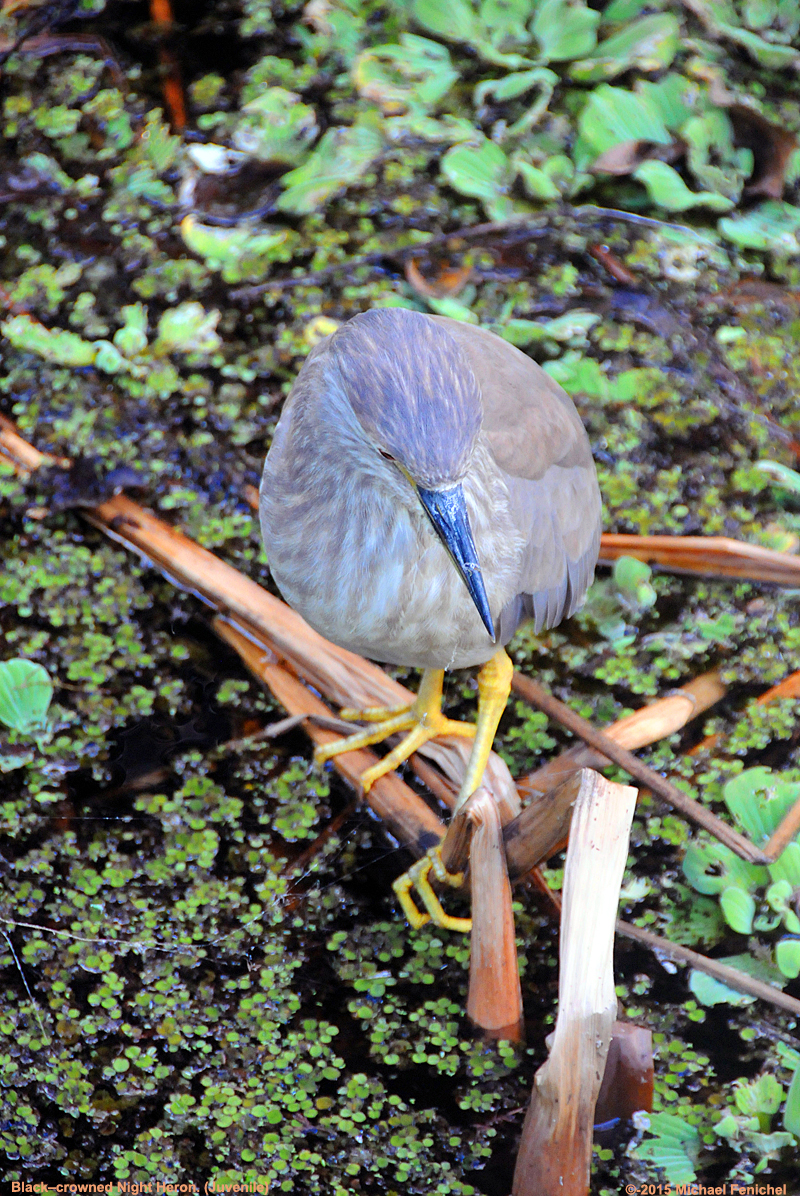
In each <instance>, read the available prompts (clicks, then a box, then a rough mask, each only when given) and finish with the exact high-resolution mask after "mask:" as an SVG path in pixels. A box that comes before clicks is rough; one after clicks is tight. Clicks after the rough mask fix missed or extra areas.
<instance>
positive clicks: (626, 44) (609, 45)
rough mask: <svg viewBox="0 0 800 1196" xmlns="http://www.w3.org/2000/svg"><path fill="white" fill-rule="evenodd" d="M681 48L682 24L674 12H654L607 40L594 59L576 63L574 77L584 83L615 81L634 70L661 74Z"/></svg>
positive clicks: (572, 74) (573, 69) (598, 48)
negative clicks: (659, 72)
mask: <svg viewBox="0 0 800 1196" xmlns="http://www.w3.org/2000/svg"><path fill="white" fill-rule="evenodd" d="M679 46H680V24H679V22H678V19H677V17H675V16H674V15H673V14H672V13H653V14H651V15H650V16H647V17H642V18H641V20H639V21H634V23H633V24H632V25H629V26H627V27H626V28H624V29H621V30H620V31H619V32H618V33H615V34H612V36H611V37H608V38H606V40H605V41H602V42H601V43H600V45H599V46H598V47H597V49H596V51H595V53H594V54H593V55H592V57H591V58H585V59H583V60H582V61H581V62H574V63H573V64H572V66H571V67H570V68H569V74H570V76H571V78H573V79H576V80H578V81H579V82H580V83H595V82H599V81H600V80H602V79H613V78H615V77H616V76H617V75H621V74H622V72H623V71H627V70H630V69H631V68H632V67H636V68H638V70H640V71H661V70H664V69H665V68H666V67H668V66H669V65H670V63H671V62H672V60H673V58H674V57H675V55H676V54H677V52H678V47H679Z"/></svg>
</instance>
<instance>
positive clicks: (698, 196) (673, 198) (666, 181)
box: [633, 159, 734, 212]
mask: <svg viewBox="0 0 800 1196" xmlns="http://www.w3.org/2000/svg"><path fill="white" fill-rule="evenodd" d="M633 177H634V178H635V179H638V180H639V182H640V183H644V185H645V187H646V188H647V191H648V194H649V195H650V198H651V200H652V201H653V203H654V204H656V205H657V206H658V207H659V208H665V209H666V210H667V211H668V212H685V211H687V210H688V209H689V208H700V207H702V208H712V209H713V211H715V212H727V211H728V210H729V209H730V208H732V207H733V204H734V201H733V200H732V199H730V198H729V197H728V196H727V195H720V194H719V192H717V191H690V190H689V188H688V187H687V186H686V184H685V183H684V181H683V179H682V178H681V176H680V175H679V174H678V172H677V170H673V168H672V167H671V166H669V165H667V163H666V162H659V161H657V160H656V159H652V160H650V161H648V162H642V164H641V166H638V167H637V168H636V170H635V171H634V172H633Z"/></svg>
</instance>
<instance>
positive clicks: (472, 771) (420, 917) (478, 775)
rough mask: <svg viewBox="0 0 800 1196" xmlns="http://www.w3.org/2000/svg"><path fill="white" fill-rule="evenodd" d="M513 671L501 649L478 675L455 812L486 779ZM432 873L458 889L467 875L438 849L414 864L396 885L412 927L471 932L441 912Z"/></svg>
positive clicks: (463, 923) (463, 920) (461, 921)
mask: <svg viewBox="0 0 800 1196" xmlns="http://www.w3.org/2000/svg"><path fill="white" fill-rule="evenodd" d="M513 672H514V666H513V665H512V663H511V661H510V660H509V658H508V656H507V654H506V652H505V649H503V648H501V649H500V651H499V652H497V653H495V655H494V656H493V657H492V658H491V660H489V661H487V662H486V664H485V665H484V666H483V668H482V669H481V671H480V673H479V674H478V722H477V726H476V729H475V741H474V743H473V745H472V751H471V753H470V757H469V763H468V764H467V771H466V775H465V777H464V780H463V783H462V785H461V790H460V792H459V795H458V798H457V799H456V804H455V809H454V811H453V812H454V813H455V811H456V810H458V809H460V807H461V806H463V804H464V802H465V801H466V800H467V798H468V797H471V796H472V794H473V793H474V792H475V790H476V789H477V788H478V787H479V786H480V783H481V781H482V780H483V773H484V769H485V768H486V761H487V760H488V759H489V752H490V751H491V750H492V744H493V743H494V737H495V733H496V731H497V725H498V723H499V722H500V719H501V717H502V714H503V711H504V710H505V708H506V702H507V701H508V695H509V693H510V692H511V676H512V674H513ZM431 872H433V874H434V876H435V877H436V879H437V880H438V881H439V882H440V883H443V884H449V885H451V886H452V887H453V888H458V886H459V885H460V884H461V883H462V882H463V880H464V874H463V873H461V872H459V873H457V874H455V875H453V874H452V873H449V872H448V871H447V870H446V868H445V866H444V864H443V863H442V857H441V852H440V849H439V847H434V848H432V849H431V851H429V852H428V854H427V855H426V856H425V857H424V858H423V859H421V860H418V861H417V863H416V864H414V865H412V867H411V868H409V870H408V872H406V873H404V874H403V875H402V876H400V877H398V879H397V880H396V881H395V882H394V885H393V888H394V891H395V893H397V896H398V899H399V901H400V904H401V906H402V907H403V912H404V913H405V915H406V918H407V919H408V921H409V922H410V924H411V925H412V926H413V927H414V928H415V929H416V930H418V929H419V927H420V926H424V925H425V923H426V922H428V921H433V922H434V923H435V924H436V925H437V926H441V927H443V928H444V929H445V930H461V931H468V930H470V928H471V926H472V920H471V919H470V918H451V917H450V915H449V914H447V913H445V911H444V910H443V909H442V905H441V902H440V901H439V898H438V897H437V896H436V893H435V892H434V891H433V888H432V886H431V882H430V880H429V879H428V877H429V874H430V873H431ZM412 889H416V891H417V894H418V895H419V898H420V900H421V901H422V904H423V905H424V906H425V909H426V910H427V913H422V912H421V910H419V909H418V908H417V906H416V904H415V902H414V899H413V897H412V895H411V891H412Z"/></svg>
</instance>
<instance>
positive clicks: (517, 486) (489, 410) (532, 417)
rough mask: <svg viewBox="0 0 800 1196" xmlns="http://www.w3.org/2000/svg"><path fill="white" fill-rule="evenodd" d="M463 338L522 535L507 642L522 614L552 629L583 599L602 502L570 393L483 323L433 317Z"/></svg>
mask: <svg viewBox="0 0 800 1196" xmlns="http://www.w3.org/2000/svg"><path fill="white" fill-rule="evenodd" d="M431 318H432V319H434V320H436V322H437V323H438V324H441V325H442V326H443V327H445V328H446V329H447V331H448V332H449V333H450V334H451V335H452V336H453V337H454V339H455V340H456V341H457V342H458V343H459V344H460V345H461V347H462V349H463V351H464V352H465V354H466V356H467V357H468V359H469V362H470V365H471V367H472V370H473V372H474V373H475V376H476V377H477V379H478V382H479V383H480V386H481V394H482V400H483V407H484V421H483V433H484V435H485V437H486V439H487V441H488V443H489V447H490V449H491V452H492V455H493V456H494V459H495V461H496V463H497V465H498V466H499V468H500V469H501V470H502V471H503V474H504V475H505V481H506V484H507V486H508V492H509V496H510V502H511V510H512V516H513V518H514V521H515V523H516V524H517V526H518V527H519V530H520V534H521V536H522V539H523V541H524V542H525V548H524V551H523V559H522V567H521V570H520V578H519V593H518V594H517V595H516V597H515V598H513V599H512V600H511V601H510V602H509V603H508V604H507V605H506V607H505V608H504V610H503V611H502V613H501V616H500V624H499V628H498V630H499V638H500V640H501V642H506V641H507V640H508V639H509V638H510V636H511V635H512V634H513V632H514V631H515V630H516V628H517V626H518V625H519V624H520V623H521V622H522V621H523V620H525V619H531V618H532V619H533V620H534V625H535V629H536V631H542V630H544V629H545V628H548V627H555V626H556V624H557V623H560V622H561V620H562V619H564V618H567V617H568V616H569V615H571V614H574V612H575V611H576V610H577V609H578V607H579V606H580V605H581V603H582V601H583V598H584V596H585V594H586V590H587V589H588V587H589V585H590V584H591V582H592V578H593V576H594V567H595V564H596V562H597V554H598V551H599V546H600V530H601V503H600V491H599V488H598V485H597V474H596V471H595V467H594V462H593V460H592V453H591V448H590V446H589V440H588V437H587V435H586V431H585V429H584V427H583V424H582V423H581V421H580V417H579V416H578V413H577V411H576V410H575V406H574V404H573V402H572V400H571V399H570V397H569V395H567V393H566V392H565V391H564V390H562V389H561V387H560V386H559V385H558V384H557V383H556V382H554V381H553V379H552V378H551V377H550V376H549V375H548V374H547V373H545V371H544V370H543V369H541V367H540V366H538V365H537V364H536V363H535V362H534V361H531V359H530V358H529V357H526V356H525V354H524V353H522V352H520V350H519V349H517V348H515V347H514V346H513V345H510V344H508V343H507V342H506V341H504V340H502V339H501V338H500V337H498V336H495V335H494V334H493V333H491V332H487V331H486V330H485V329H482V328H476V327H474V326H473V325H469V324H463V323H460V322H459V321H457V320H450V319H448V318H447V317H444V316H433V317H431Z"/></svg>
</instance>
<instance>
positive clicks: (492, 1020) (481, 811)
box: [467, 789, 522, 1042]
mask: <svg viewBox="0 0 800 1196" xmlns="http://www.w3.org/2000/svg"><path fill="white" fill-rule="evenodd" d="M468 806H469V812H468V817H469V819H470V821H471V822H472V824H473V828H474V829H473V833H472V841H471V843H470V852H469V867H470V872H471V874H472V877H473V882H472V932H471V940H470V960H469V994H468V997H467V1013H468V1014H469V1016H470V1017H471V1018H472V1020H473V1022H475V1024H476V1026H480V1028H481V1029H482V1030H484V1031H486V1032H487V1034H489V1035H490V1036H491V1037H493V1038H507V1039H510V1040H511V1041H514V1042H517V1041H519V1040H520V1039H521V1037H522V991H521V989H520V983H519V966H518V964H517V946H516V940H515V934H514V914H513V912H512V909H511V885H510V884H509V880H508V870H507V868H506V854H505V850H504V847H503V828H502V826H501V824H500V812H499V810H498V808H497V803H496V802H495V801H494V800H493V799H492V797H491V795H490V794H489V793H488V792H487V791H486V790H485V789H478V790H477V791H476V792H475V793H473V795H472V797H471V798H470V799H469V802H468Z"/></svg>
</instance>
